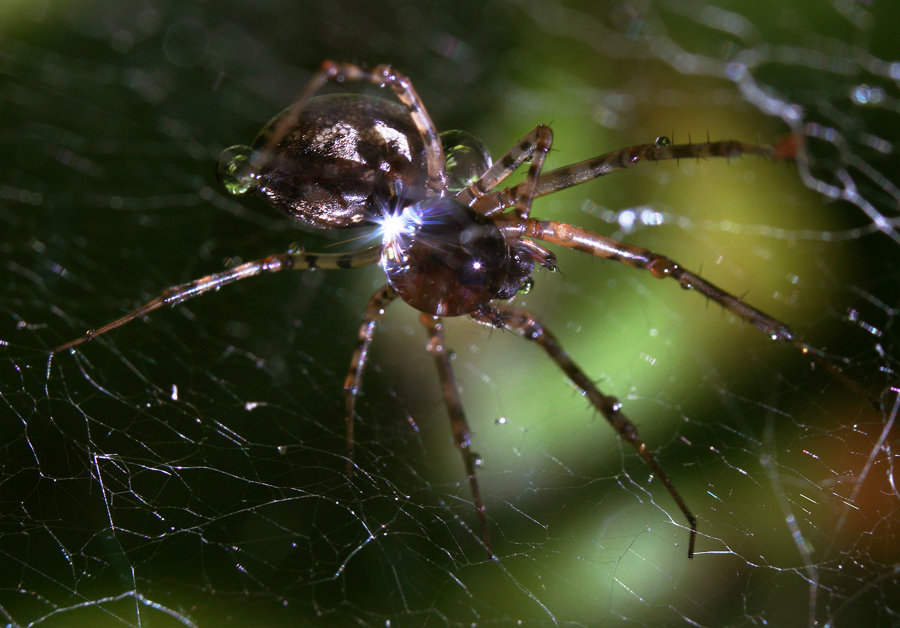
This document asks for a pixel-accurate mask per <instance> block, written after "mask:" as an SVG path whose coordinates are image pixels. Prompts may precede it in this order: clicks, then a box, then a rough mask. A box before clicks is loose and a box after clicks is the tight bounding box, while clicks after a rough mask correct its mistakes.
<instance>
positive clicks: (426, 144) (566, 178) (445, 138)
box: [53, 62, 824, 558]
mask: <svg viewBox="0 0 900 628" xmlns="http://www.w3.org/2000/svg"><path fill="white" fill-rule="evenodd" d="M330 82H337V83H342V82H359V83H369V84H374V85H377V86H380V87H381V88H385V87H386V88H389V89H390V90H391V91H392V92H393V93H394V95H395V96H396V100H397V102H395V101H393V100H388V99H384V98H377V97H374V96H371V95H363V94H328V95H318V96H317V95H316V93H317V92H319V91H320V90H321V89H322V88H323V87H324V86H325V85H326V84H328V83H330ZM551 144H552V134H551V132H550V129H549V127H547V126H544V125H543V124H541V125H538V126H537V127H536V128H535V129H534V130H533V131H531V132H530V133H528V134H527V135H526V136H525V137H524V138H523V139H522V140H521V141H520V142H519V143H518V144H516V145H515V146H514V147H513V148H511V149H510V150H509V151H507V152H506V153H505V154H504V155H503V156H502V157H501V158H500V159H499V161H497V162H496V163H492V161H491V158H490V155H489V154H488V152H487V150H486V149H485V148H484V146H483V144H481V142H480V141H479V140H477V139H476V138H474V137H473V136H471V135H469V134H468V133H465V132H461V131H449V132H446V133H443V134H438V132H437V130H436V128H435V125H434V123H433V122H432V121H431V118H430V117H429V115H428V112H427V111H426V110H425V107H424V105H423V103H422V101H421V100H420V98H419V96H418V94H417V93H416V91H415V89H414V88H413V85H412V83H411V82H410V80H409V79H408V78H407V77H406V76H404V75H403V74H401V73H399V72H397V71H396V70H393V69H392V68H391V67H390V66H387V65H380V66H377V67H375V68H374V69H372V70H366V69H364V68H362V67H359V66H356V65H352V64H343V63H333V62H325V63H324V64H323V66H322V68H321V70H320V71H319V72H318V73H317V74H315V76H314V77H313V79H312V80H311V82H310V83H309V85H308V86H307V88H306V89H305V91H304V92H303V93H302V95H301V97H300V99H299V100H298V101H297V102H296V103H295V104H294V105H293V106H291V107H290V108H288V109H286V110H285V111H283V112H282V113H280V114H278V115H277V116H276V117H275V118H273V119H272V121H270V122H269V124H268V125H267V126H266V127H264V128H263V130H262V131H261V132H260V134H259V136H258V137H257V138H256V140H255V142H254V145H253V147H252V148H249V147H246V146H234V147H231V148H229V149H227V150H226V151H224V152H223V153H222V155H221V156H220V157H219V161H218V164H217V172H218V176H219V180H220V181H221V182H222V183H223V185H224V186H225V188H226V189H227V190H228V191H229V192H230V193H232V194H236V195H241V194H248V193H255V194H260V195H263V196H265V197H267V198H268V200H269V201H270V202H271V204H273V205H274V206H275V207H276V208H278V209H279V210H281V211H283V212H285V213H287V214H288V215H289V216H291V217H292V218H294V219H296V220H298V221H300V222H301V223H304V224H306V225H311V226H313V227H318V228H323V229H352V228H359V227H373V226H374V227H377V229H376V234H377V235H379V236H380V238H381V241H380V242H379V243H378V244H376V245H375V246H371V247H369V248H366V249H363V250H360V251H358V252H354V253H347V254H315V253H309V252H305V251H303V250H298V249H295V248H292V249H291V250H289V251H287V252H285V253H281V254H275V255H270V256H268V257H265V258H262V259H259V260H256V261H252V262H248V263H245V264H241V265H239V266H236V267H234V268H230V269H227V270H225V271H223V272H219V273H215V274H212V275H208V276H206V277H203V278H201V279H197V280H195V281H191V282H189V283H185V284H182V285H178V286H173V287H170V288H168V289H166V290H164V291H163V292H162V294H161V296H159V297H157V298H156V299H153V300H152V301H150V302H148V303H146V304H145V305H143V306H142V307H139V308H138V309H136V310H134V311H133V312H131V313H129V314H127V315H125V316H123V317H122V318H120V319H118V320H116V321H114V322H112V323H109V324H108V325H106V326H104V327H101V328H99V329H97V330H91V331H88V332H86V333H85V335H84V336H82V337H80V338H78V339H76V340H73V341H71V342H68V343H66V344H64V345H61V346H59V347H57V348H56V349H54V350H53V353H58V352H61V351H64V350H67V349H71V348H72V347H75V346H76V345H78V344H80V343H82V342H85V341H89V340H92V339H94V338H96V337H97V336H99V335H101V334H104V333H106V332H108V331H111V330H113V329H115V328H117V327H119V326H121V325H124V324H125V323H127V322H129V321H132V320H134V319H136V318H141V317H143V316H145V315H146V314H148V313H149V312H151V311H153V310H155V309H157V308H159V307H161V306H163V305H174V304H176V303H181V302H183V301H186V300H187V299H190V298H193V297H195V296H198V295H200V294H203V293H205V292H208V291H210V290H217V289H219V288H221V287H222V286H224V285H226V284H230V283H232V282H234V281H238V280H241V279H245V278H247V277H251V276H255V275H260V274H263V273H267V272H278V271H283V270H304V269H313V268H356V267H360V266H366V265H370V264H380V265H381V267H382V269H383V270H384V273H385V275H386V276H387V283H386V284H385V285H384V286H383V287H382V288H380V289H379V290H377V291H376V292H375V294H374V295H373V296H372V297H371V299H370V300H369V302H368V305H367V307H366V310H365V317H364V319H363V322H362V324H361V325H360V328H359V332H358V336H357V341H356V348H355V350H354V352H353V357H352V359H351V362H350V369H349V372H348V374H347V378H346V380H345V382H344V397H345V405H346V414H345V420H346V439H347V443H346V446H347V460H348V462H347V471H348V473H349V472H350V471H351V469H352V464H353V463H352V456H353V447H354V435H353V428H354V422H355V420H356V398H357V395H358V393H359V390H360V385H361V382H362V376H363V370H364V367H365V365H366V358H367V354H368V349H369V346H370V343H371V341H372V336H373V333H374V330H375V326H376V323H377V322H378V321H379V319H381V317H382V316H383V315H384V313H385V310H386V308H387V307H388V305H390V304H391V303H392V302H393V301H395V300H396V299H397V298H398V297H399V298H400V299H401V300H403V301H405V302H406V303H408V304H409V305H411V306H412V307H414V308H415V309H417V310H419V311H420V312H421V314H420V320H421V323H422V325H423V326H424V327H425V330H426V331H427V333H428V336H429V342H428V344H427V350H428V351H429V352H430V353H431V354H432V355H433V356H434V359H435V362H436V364H437V370H438V375H439V378H440V383H441V390H442V396H443V401H444V404H445V405H446V407H447V411H448V414H449V417H450V423H451V427H452V431H453V437H454V441H455V444H456V447H457V448H458V449H459V451H460V453H461V454H462V461H463V465H464V467H465V473H466V477H467V480H468V483H469V487H470V490H471V493H472V498H473V503H474V507H475V510H476V512H477V516H478V519H479V523H480V527H481V535H482V539H483V540H482V543H483V545H484V547H485V549H486V550H487V552H488V555H489V556H491V557H492V556H493V554H492V550H491V544H490V537H489V533H488V522H487V517H486V515H485V507H484V503H483V501H482V498H481V493H480V490H479V486H478V480H477V477H476V473H475V467H476V457H475V454H473V453H472V450H471V447H470V443H471V438H470V429H469V424H468V421H467V420H466V416H465V414H464V412H463V407H462V403H461V401H460V397H459V392H458V389H457V386H456V383H455V381H454V376H453V371H452V369H451V363H450V355H449V352H448V350H447V349H446V348H445V344H444V335H443V330H442V324H441V321H442V318H444V317H451V316H463V315H466V316H468V317H469V318H470V319H471V320H473V321H475V322H476V323H479V324H482V325H486V326H489V327H495V328H503V329H506V330H509V331H511V332H514V333H516V334H518V335H520V336H521V337H523V338H524V339H526V340H529V341H531V342H534V343H536V344H537V345H538V346H540V347H541V348H542V349H543V350H544V351H545V352H546V353H547V355H548V356H549V357H550V359H552V360H553V361H554V362H555V363H556V364H557V365H558V367H559V368H560V369H562V371H563V372H564V373H565V374H566V376H567V377H568V378H569V379H570V380H571V382H572V383H573V384H574V385H575V386H576V387H577V388H578V389H580V390H581V391H582V393H583V394H584V396H585V397H586V398H587V399H588V400H589V402H590V403H591V405H592V406H593V407H594V408H595V409H596V410H597V411H599V412H600V413H601V414H602V415H603V417H604V418H605V419H606V420H607V421H608V422H609V424H610V425H611V426H612V427H613V429H614V430H615V431H616V432H617V433H618V435H619V436H620V437H621V438H622V439H623V440H625V441H627V442H628V443H630V444H631V445H632V446H633V447H634V448H635V450H636V451H637V453H638V455H640V457H641V458H642V459H643V460H644V462H645V463H646V464H647V466H648V467H649V468H650V470H651V472H652V474H653V475H654V476H655V477H657V478H658V479H659V481H660V482H662V484H663V486H664V487H665V488H666V490H667V491H668V492H669V494H670V495H671V497H672V499H673V500H674V502H675V504H676V505H677V506H678V508H679V510H680V511H681V512H682V514H683V515H684V518H685V519H686V520H687V523H688V528H689V530H690V536H689V541H688V552H687V553H688V558H691V557H693V555H694V546H695V542H696V537H697V519H696V517H695V516H694V515H693V513H692V512H691V511H690V509H689V508H688V507H687V504H686V503H685V501H684V500H683V499H682V498H681V496H680V495H679V493H678V491H677V490H676V489H675V486H674V485H673V484H672V482H671V481H670V480H669V478H668V476H667V475H666V473H665V472H664V471H663V469H662V468H661V467H660V465H659V463H658V462H657V461H656V458H655V457H654V455H653V453H652V452H651V450H650V448H649V447H648V446H647V445H646V444H645V443H644V441H643V440H641V438H640V437H639V436H638V432H637V429H636V428H635V426H634V424H633V423H632V422H631V421H630V420H629V419H628V418H627V417H626V416H625V414H624V413H623V412H622V404H621V403H620V402H619V401H618V400H617V399H616V398H615V397H612V396H610V395H606V394H604V393H603V392H601V391H600V389H599V388H598V387H597V386H596V385H595V384H594V382H593V381H592V380H591V379H590V378H589V377H588V376H587V375H586V374H585V373H584V371H582V370H581V368H580V367H579V366H578V365H577V364H576V363H575V362H574V361H572V359H571V358H570V357H569V355H568V354H567V353H566V352H565V351H564V350H563V349H562V348H561V346H560V345H559V343H558V342H557V340H556V338H555V337H554V336H553V334H552V333H551V332H550V331H549V330H548V329H547V328H546V327H544V326H543V325H542V324H541V322H540V320H539V319H538V318H537V317H536V316H535V315H534V314H532V313H531V312H529V311H528V310H526V309H523V308H520V307H514V306H512V305H509V304H508V303H507V302H508V301H510V300H511V299H512V298H513V297H514V296H515V295H516V293H518V292H525V291H527V290H529V289H530V288H531V286H532V278H531V275H532V273H533V272H534V271H535V270H536V269H537V268H539V267H542V268H545V269H549V270H555V269H556V258H555V256H554V254H553V253H551V252H550V251H548V250H547V249H546V248H544V246H543V245H541V244H538V242H544V243H548V244H555V245H561V246H564V247H569V248H572V249H575V250H578V251H582V252H585V253H588V254H590V255H594V256H596V257H600V258H603V259H609V260H613V261H617V262H621V263H623V264H626V265H628V266H634V267H636V268H639V269H643V270H646V271H649V273H650V275H652V276H653V277H655V278H658V279H664V278H671V279H674V280H675V281H677V282H678V284H679V285H680V286H681V287H682V288H685V289H691V290H694V291H696V292H699V293H700V294H702V295H704V296H706V297H707V298H708V299H712V300H713V301H715V302H716V303H718V304H720V305H721V306H722V307H724V308H725V309H727V310H729V311H730V312H732V313H734V314H735V315H737V316H739V317H740V318H741V319H743V320H745V321H747V322H749V323H750V324H752V325H753V326H755V327H757V328H759V329H760V330H762V331H763V332H764V333H765V334H767V335H768V336H769V337H771V338H772V339H774V340H778V341H782V342H786V343H789V344H791V345H793V346H795V347H797V348H798V349H800V350H801V351H803V352H804V353H810V354H811V355H812V356H813V358H814V359H818V360H821V361H824V358H823V357H822V356H823V355H824V354H823V353H822V352H821V351H819V350H817V349H815V348H813V347H812V346H810V345H807V344H806V343H804V342H803V341H802V340H800V339H799V338H798V337H797V336H795V335H794V334H793V333H792V332H791V331H790V329H789V328H788V327H787V326H786V325H785V324H783V323H781V322H780V321H778V320H776V319H774V318H772V317H770V316H768V315H766V314H764V313H763V312H761V311H760V310H757V309H755V308H754V307H752V306H750V305H748V304H746V303H744V302H743V301H742V300H741V299H740V298H739V297H735V296H733V295H732V294H730V293H728V292H726V291H725V290H722V289H721V288H718V287H716V286H714V285H712V284H711V283H709V282H708V281H706V280H704V279H702V278H701V277H699V276H697V275H696V274H694V273H692V272H690V271H689V270H686V269H685V268H683V267H681V266H680V265H678V264H677V263H675V262H674V261H672V260H671V259H669V258H667V257H665V256H663V255H658V254H656V253H653V252H651V251H648V250H646V249H643V248H639V247H636V246H632V245H628V244H623V243H621V242H618V241H616V240H613V239H611V238H608V237H605V236H602V235H599V234H596V233H593V232H591V231H587V230H585V229H582V228H580V227H577V226H574V225H571V224H566V223H562V222H555V221H546V220H539V219H537V218H532V217H531V215H530V213H531V204H532V201H533V199H534V198H536V197H539V196H545V195H547V194H552V193H553V192H556V191H559V190H562V189H564V188H568V187H571V186H574V185H578V184H580V183H584V182H586V181H589V180H591V179H595V178H597V177H601V176H604V175H606V174H609V173H611V172H615V171H617V170H622V169H624V168H628V167H630V166H633V165H634V164H636V163H638V162H641V161H660V160H664V159H682V158H689V157H692V158H698V159H699V158H707V157H726V158H728V157H736V156H739V155H743V154H756V155H763V156H768V157H770V158H774V159H780V158H790V157H791V156H792V153H793V150H794V146H793V145H792V144H791V143H790V142H787V143H783V144H782V145H781V146H776V147H774V148H766V147H761V146H754V145H750V144H744V143H741V142H737V141H721V142H710V141H708V140H707V141H706V142H704V143H699V144H691V143H689V144H681V145H674V144H672V143H671V142H670V141H669V140H668V139H667V138H659V139H657V141H656V142H655V143H653V144H644V145H639V146H633V147H630V148H624V149H621V150H617V151H613V152H611V153H607V154H604V155H601V156H599V157H595V158H593V159H588V160H586V161H582V162H579V163H576V164H573V165H570V166H565V167H563V168H558V169H556V170H552V171H550V172H543V171H542V166H543V163H544V158H545V156H546V154H547V152H548V151H549V150H550V147H551ZM526 162H530V164H529V166H528V170H527V175H526V177H525V180H524V181H522V182H521V183H519V184H518V185H515V186H512V187H507V188H505V189H501V188H500V185H501V184H502V183H503V181H504V180H506V178H507V177H509V176H510V175H511V174H512V173H513V172H514V171H516V170H517V169H518V168H519V167H520V166H522V165H523V164H525V163H526Z"/></svg>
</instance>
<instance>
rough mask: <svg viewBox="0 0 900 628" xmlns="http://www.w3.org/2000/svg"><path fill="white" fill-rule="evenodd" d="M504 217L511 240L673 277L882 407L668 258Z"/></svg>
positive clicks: (825, 362)
mask: <svg viewBox="0 0 900 628" xmlns="http://www.w3.org/2000/svg"><path fill="white" fill-rule="evenodd" d="M500 218H501V219H503V220H502V221H501V220H499V219H495V221H496V222H497V224H498V226H500V228H501V230H502V231H503V232H504V233H505V234H507V237H509V236H510V235H514V234H517V235H520V236H525V237H527V238H534V239H535V240H542V241H544V242H551V243H553V244H559V245H562V246H565V247H568V248H571V249H575V250H576V251H582V252H584V253H590V254H591V255H594V256H596V257H602V258H604V259H609V260H612V261H615V262H621V263H622V264H626V265H628V266H634V267H635V268H641V269H643V270H647V271H649V272H650V274H651V275H653V276H654V277H656V278H657V279H665V278H666V277H671V278H672V279H675V280H676V281H677V282H678V284H679V285H680V286H681V287H682V288H684V289H685V290H695V291H696V292H699V293H700V294H702V295H704V296H705V297H707V298H708V299H711V300H713V301H715V302H716V303H718V304H719V305H721V306H722V307H724V308H725V309H726V310H728V311H729V312H731V313H733V314H735V315H736V316H738V317H740V318H741V319H742V320H744V321H746V322H748V323H750V324H751V325H753V326H754V327H756V328H757V329H759V330H760V331H762V332H763V333H764V334H766V335H767V336H769V337H770V338H771V339H772V340H779V341H781V342H787V343H789V344H791V345H793V346H794V347H796V348H797V349H799V350H800V351H802V352H803V353H804V354H806V355H809V356H810V357H811V358H812V359H813V360H814V361H815V362H816V363H817V364H819V365H820V366H822V367H823V368H825V369H826V370H827V371H829V372H830V373H831V374H832V375H833V376H834V377H835V378H837V379H838V380H839V381H840V382H841V383H843V384H844V385H845V386H847V387H848V388H849V389H851V390H853V391H854V392H855V393H857V394H858V395H860V396H861V397H863V398H864V399H866V400H868V401H869V402H870V403H871V404H872V405H873V406H874V407H876V408H878V407H879V406H878V402H877V400H875V399H874V398H873V397H872V396H871V395H869V394H868V393H867V392H865V391H864V390H862V389H860V388H859V386H857V385H856V384H855V383H854V382H852V381H851V380H850V379H849V378H848V377H847V376H845V375H844V374H843V373H841V371H840V369H838V368H837V367H836V366H835V365H834V364H833V363H832V362H831V360H829V359H828V358H827V357H826V355H825V352H824V351H822V350H821V349H817V348H816V347H814V346H812V345H810V344H807V343H806V342H804V341H803V340H802V339H801V338H799V337H798V336H797V335H795V334H794V332H792V331H791V330H790V328H789V327H788V326H787V325H785V324H784V323H782V322H781V321H779V320H778V319H776V318H773V317H771V316H769V315H768V314H766V313H765V312H762V311H760V310H758V309H756V308H755V307H753V306H752V305H748V304H747V303H744V301H743V300H741V298H740V297H736V296H734V295H733V294H731V293H729V292H727V291H725V290H722V288H719V287H718V286H716V285H714V284H712V283H710V282H708V281H706V280H705V279H703V278H702V277H700V276H699V275H697V274H695V273H692V272H691V271H689V270H687V269H686V268H683V267H682V266H681V265H679V264H677V263H676V262H674V261H672V260H671V259H669V258H668V257H666V256H664V255H659V254H657V253H654V252H652V251H649V250H647V249H644V248H641V247H638V246H633V245H630V244H624V243H622V242H618V241H617V240H613V239H612V238H607V237H606V236H602V235H600V234H597V233H593V232H592V231H587V230H585V229H582V228H580V227H576V226H574V225H570V224H567V223H564V222H555V221H552V220H537V219H535V218H528V219H526V220H519V219H516V218H514V217H510V218H508V219H507V218H506V215H505V214H504V215H503V216H501V217H500Z"/></svg>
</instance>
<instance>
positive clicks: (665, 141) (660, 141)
mask: <svg viewBox="0 0 900 628" xmlns="http://www.w3.org/2000/svg"><path fill="white" fill-rule="evenodd" d="M656 145H657V146H671V145H672V140H670V139H669V138H668V137H666V136H665V135H660V136H659V137H657V138H656Z"/></svg>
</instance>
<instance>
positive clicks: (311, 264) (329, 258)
mask: <svg viewBox="0 0 900 628" xmlns="http://www.w3.org/2000/svg"><path fill="white" fill-rule="evenodd" d="M380 258H381V246H380V245H379V246H373V247H370V248H367V249H363V250H362V251H357V252H355V253H306V252H304V251H302V250H298V251H288V252H286V253H278V254H276V255H269V256H268V257H264V258H262V259H258V260H255V261H252V262H247V263H245V264H241V265H240V266H235V267H234V268H230V269H228V270H225V271H222V272H220V273H215V274H213V275H207V276H206V277H202V278H200V279H196V280H194V281H191V282H188V283H185V284H181V285H178V286H172V287H171V288H166V289H165V290H164V291H163V293H162V294H161V295H160V296H158V297H157V298H155V299H153V300H152V301H150V302H148V303H146V304H144V305H142V306H141V307H139V308H138V309H136V310H134V311H133V312H130V313H128V314H126V315H125V316H123V317H122V318H120V319H118V320H115V321H113V322H112V323H109V324H108V325H104V326H103V327H101V328H100V329H92V330H90V331H88V332H86V333H85V334H84V336H82V337H80V338H76V339H75V340H72V341H71V342H67V343H66V344H64V345H60V346H58V347H56V348H55V349H54V350H53V351H52V352H51V353H59V352H60V351H65V350H66V349H71V348H72V347H74V346H76V345H79V344H81V343H82V342H87V341H89V340H93V339H94V338H96V337H97V336H100V335H102V334H105V333H106V332H108V331H112V330H113V329H116V328H117V327H121V326H122V325H124V324H125V323H128V322H130V321H133V320H134V319H136V318H141V317H143V316H145V315H147V314H149V313H150V312H152V311H153V310H155V309H157V308H159V307H162V306H163V305H175V304H177V303H182V302H183V301H187V300H188V299H192V298H194V297H196V296H199V295H201V294H203V293H205V292H209V291H210V290H218V289H219V288H221V287H222V286H227V285H228V284H230V283H234V282H235V281H240V280H241V279H246V278H247V277H255V276H257V275H261V274H263V273H275V272H278V271H281V270H312V269H314V268H323V269H335V268H358V267H360V266H368V265H370V264H375V263H376V262H378V260H379V259H380Z"/></svg>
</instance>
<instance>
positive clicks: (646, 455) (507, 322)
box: [470, 307, 697, 558]
mask: <svg viewBox="0 0 900 628" xmlns="http://www.w3.org/2000/svg"><path fill="white" fill-rule="evenodd" d="M470 316H471V317H472V319H473V320H475V321H476V322H479V323H481V324H483V325H489V326H492V327H497V326H502V327H504V328H505V329H508V330H510V331H513V332H515V333H517V334H519V335H520V336H521V337H522V338H524V339H525V340H530V341H532V342H536V343H537V344H538V345H539V346H540V347H541V348H542V349H543V350H544V351H546V352H547V355H549V356H550V358H551V359H552V360H553V361H554V362H556V365H557V366H559V368H560V369H562V371H563V372H564V373H565V374H566V376H567V377H568V378H569V379H570V380H571V381H572V383H573V384H575V386H576V387H577V388H578V389H580V390H581V391H582V392H583V393H584V394H585V396H586V397H587V399H588V401H590V403H591V405H592V406H594V407H595V408H596V409H597V410H598V411H599V412H600V414H602V415H603V417H604V418H605V419H606V420H607V421H608V422H609V424H610V425H611V426H612V427H613V429H614V430H615V431H616V432H617V433H618V434H619V436H620V437H621V438H622V439H624V440H625V441H627V442H629V443H630V444H631V445H632V446H633V447H634V448H635V450H637V452H638V454H639V455H640V456H641V458H643V460H644V462H645V463H646V464H647V466H648V467H650V471H651V472H652V473H653V475H654V476H656V477H658V478H659V480H660V481H661V482H662V483H663V486H665V487H666V490H667V491H669V495H671V496H672V499H674V500H675V503H676V504H677V505H678V508H679V510H681V512H682V514H683V515H684V517H685V519H687V521H688V526H689V527H690V530H691V532H690V539H689V540H688V558H693V556H694V544H695V542H696V539H697V518H696V517H695V516H694V515H693V513H692V512H691V511H690V509H689V508H688V507H687V504H685V502H684V500H683V499H682V498H681V495H679V494H678V491H677V490H675V486H674V485H673V484H672V482H670V481H669V477H668V476H667V475H666V474H665V472H664V471H663V470H662V468H661V467H660V466H659V464H658V463H657V462H656V458H655V457H654V456H653V454H652V453H651V451H650V449H649V448H648V447H647V445H646V443H644V441H643V440H641V438H640V437H639V436H638V432H637V428H636V427H635V426H634V424H633V423H632V422H631V421H629V420H628V418H627V417H626V416H625V415H624V414H623V413H622V412H621V408H622V404H621V403H620V402H619V400H618V399H616V398H615V397H612V396H610V395H604V394H603V393H602V392H600V389H599V388H597V387H596V386H595V385H594V382H593V381H591V379H590V378H589V377H588V376H587V375H586V374H585V372H584V371H582V370H581V367H579V366H578V365H577V364H576V363H575V362H574V361H573V360H572V358H570V357H569V354H568V353H566V352H565V350H563V348H562V347H561V346H560V344H559V342H557V340H556V338H555V337H554V336H553V334H551V333H550V331H549V330H548V329H547V328H546V327H544V326H543V325H542V324H541V323H540V321H538V319H537V318H536V317H535V316H534V315H533V314H532V313H531V312H529V311H528V310H525V309H522V308H515V307H509V308H504V309H503V310H502V311H501V310H498V309H496V308H493V307H492V308H490V310H488V311H487V312H473V313H472V314H470Z"/></svg>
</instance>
